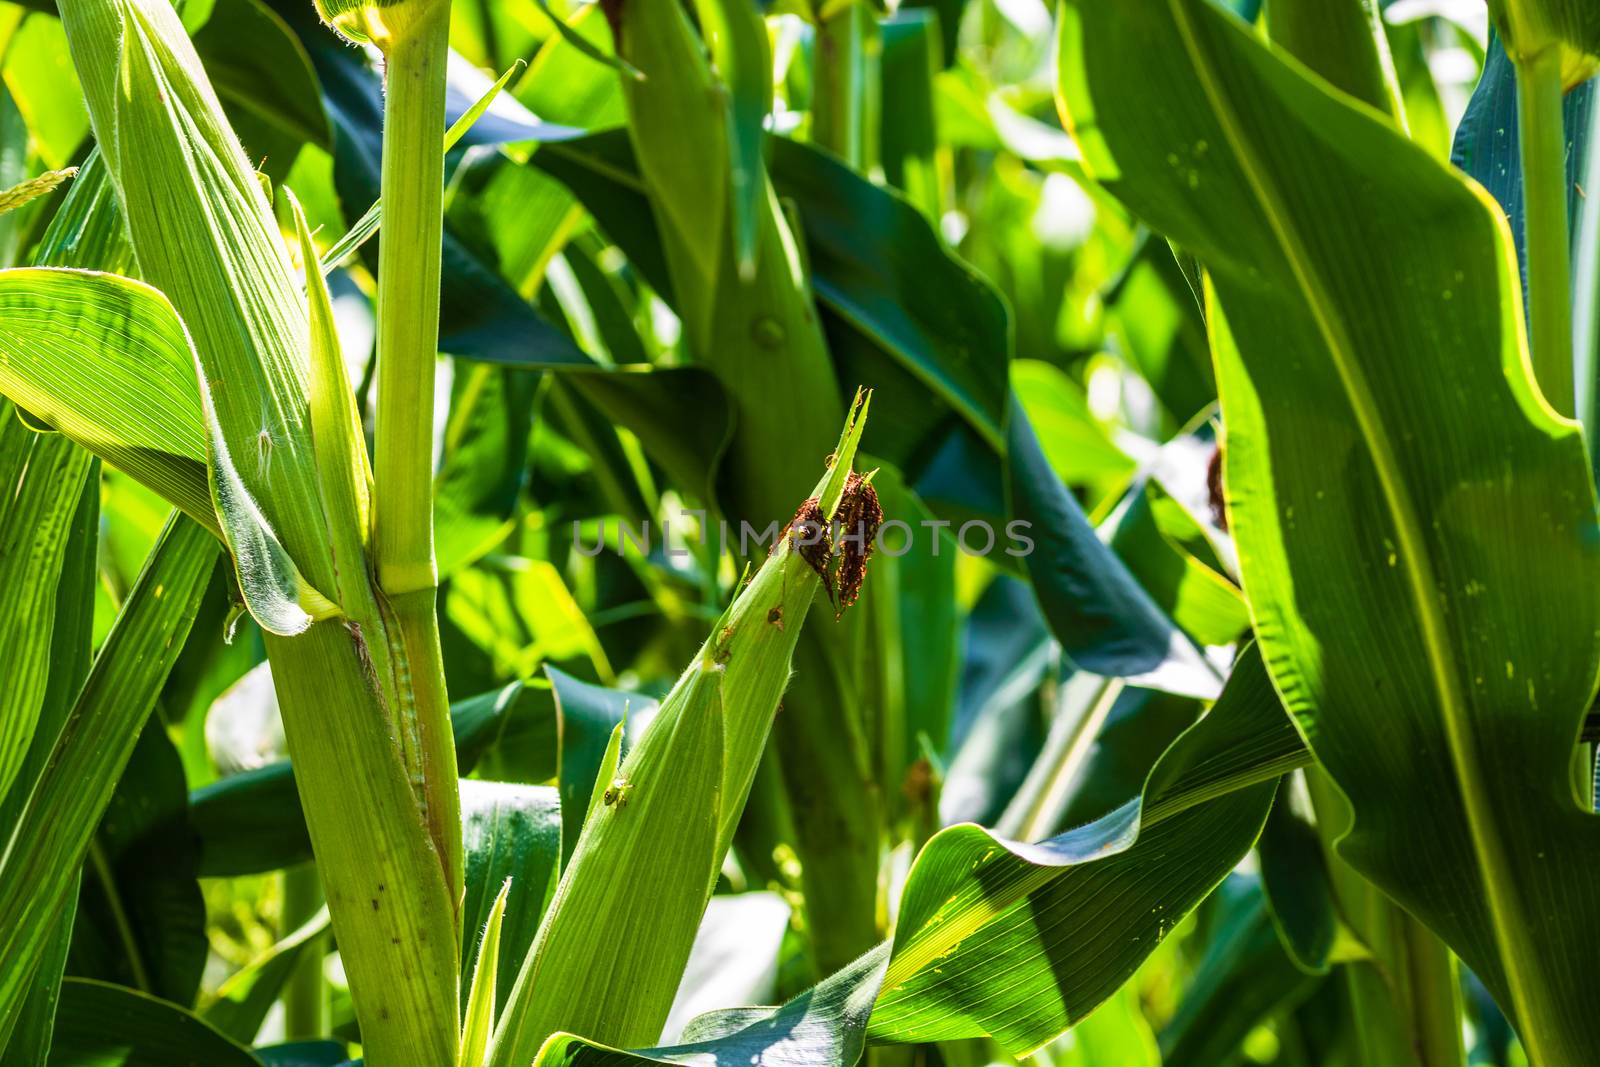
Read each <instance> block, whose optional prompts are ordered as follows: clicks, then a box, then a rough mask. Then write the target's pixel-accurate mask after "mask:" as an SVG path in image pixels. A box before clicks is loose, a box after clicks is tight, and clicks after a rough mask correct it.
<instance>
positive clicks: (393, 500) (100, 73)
mask: <svg viewBox="0 0 1600 1067" xmlns="http://www.w3.org/2000/svg"><path fill="white" fill-rule="evenodd" d="M447 10H448V8H447V5H443V4H421V3H416V4H394V5H388V6H385V7H383V8H382V9H381V14H382V18H383V25H384V26H385V28H386V31H385V33H386V35H385V36H384V38H383V43H384V44H385V45H386V46H387V47H388V49H389V51H390V52H391V53H392V54H393V56H392V58H393V60H394V66H393V68H392V69H391V71H390V74H391V81H394V80H396V75H397V71H398V70H399V69H404V70H408V71H410V75H409V79H408V81H407V88H406V89H404V90H401V91H400V93H398V94H394V93H393V92H392V93H391V111H393V110H395V109H396V107H397V106H403V109H404V111H405V112H406V114H407V115H408V116H409V117H408V118H407V119H405V120H400V119H395V120H394V121H393V122H392V124H391V125H392V127H399V128H402V129H403V130H409V131H411V132H412V133H414V134H416V135H417V137H420V136H421V134H420V131H421V130H423V129H424V128H426V127H427V125H428V120H427V116H426V114H425V112H426V111H427V110H428V106H427V101H428V100H431V99H433V97H435V96H437V95H438V94H439V93H442V77H443V71H442V54H443V49H442V44H438V40H437V39H438V38H439V37H440V35H441V34H442V29H441V28H440V27H441V25H442V24H443V21H444V19H445V18H446V14H447ZM61 12H62V20H63V23H64V25H65V27H66V30H67V36H68V41H69V44H70V47H71V51H72V55H73V60H74V64H75V65H76V67H77V68H78V71H79V74H80V80H81V81H82V83H83V87H84V94H85V97H86V100H87V102H88V105H89V111H90V117H91V121H92V123H93V126H94V130H95V134H96V138H97V140H98V142H99V143H100V144H101V145H102V146H103V147H104V149H105V154H106V162H107V164H108V169H109V171H110V174H111V176H112V178H113V180H114V184H115V186H116V189H117V194H118V199H119V201H120V204H121V207H122V209H123V214H124V215H125V217H126V219H127V223H128V230H129V233H130V235H131V237H132V241H133V245H134V250H135V252H136V254H137V257H138V261H139V265H140V269H141V272H142V274H143V276H144V277H145V278H146V279H147V280H148V281H150V282H151V283H152V284H154V285H155V286H156V287H158V288H159V289H161V290H162V291H163V292H164V293H165V294H166V295H167V297H168V298H169V299H170V300H171V302H172V305H173V307H174V308H175V309H176V310H177V312H178V313H179V315H180V316H181V317H182V319H183V321H184V323H185V324H186V325H187V328H188V330H189V333H190V334H191V336H192V337H193V339H194V342H195V345H194V347H195V350H196V352H197V353H198V359H199V368H198V369H199V371H200V375H201V397H202V402H203V405H204V408H205V412H204V414H205V418H206V422H207V427H208V432H209V434H210V449H209V467H210V470H209V475H210V481H211V494H212V502H213V505H214V507H215V510H216V513H217V518H218V523H219V526H220V528H221V532H222V533H223V535H224V540H225V541H226V543H227V544H228V547H229V548H230V550H231V551H232V554H233V557H234V564H235V569H236V573H237V575H238V578H239V584H240V588H241V591H242V592H243V594H244V599H245V603H246V606H247V607H248V608H249V609H250V611H251V613H252V614H253V615H254V616H255V618H256V619H257V621H258V622H260V623H261V624H262V627H263V629H264V630H265V631H266V633H267V639H266V643H267V651H268V656H269V658H270V659H271V661H272V663H273V677H274V681H275V685H276V687H277V690H278V698H279V703H280V706H281V708H282V712H283V717H284V721H285V727H286V733H287V735H288V741H289V748H290V753H291V756H292V757H293V759H294V760H295V763H296V767H297V782H298V783H299V788H300V791H301V794H302V798H303V800H304V806H305V810H306V817H307V824H308V827H309V829H310V832H311V838H312V843H313V846H314V847H315V850H316V853H317V856H318V860H319V864H320V870H321V874H322V878H323V881H324V885H325V887H326V891H327V896H328V902H329V908H330V912H331V914H332V917H333V923H334V928H335V932H336V935H337V937H338V940H339V947H340V951H341V954H342V955H343V958H344V961H345V965H346V967H347V969H348V971H349V973H350V977H351V986H352V989H353V991H354V997H355V1004H356V1010H357V1014H358V1016H359V1018H360V1021H361V1024H362V1034H363V1041H364V1043H365V1044H366V1047H367V1049H368V1055H369V1057H370V1059H371V1060H372V1061H374V1062H378V1063H383V1064H390V1063H393V1064H406V1063H412V1064H418V1065H424V1064H426V1065H429V1067H437V1065H438V1064H440V1063H449V1062H452V1061H453V1060H454V1058H455V1056H456V1054H457V1045H458V1040H459V1028H458V1022H457V1015H458V1004H459V1001H458V997H457V984H458V981H459V970H460V962H459V959H458V954H459V948H458V946H459V944H460V938H459V936H457V935H456V932H455V931H456V929H457V926H458V924H459V915H458V910H457V909H458V906H459V901H460V899H461V877H462V876H461V857H460V850H461V845H460V819H459V808H458V805H459V800H458V797H457V789H456V770H455V758H454V752H453V741H452V738H451V733H450V729H449V721H448V717H447V711H446V709H445V706H444V704H443V698H444V684H443V678H442V670H441V669H440V663H439V655H438V648H437V637H436V631H435V630H434V628H433V627H434V625H435V624H434V621H433V616H432V607H433V597H432V583H431V568H432V560H431V548H429V547H428V546H430V545H431V526H430V523H431V503H430V501H429V500H428V498H427V496H426V492H427V490H426V486H425V485H424V487H423V490H422V492H423V496H422V499H421V502H420V504H419V503H418V501H417V500H416V499H415V497H416V493H415V488H414V487H413V486H411V485H409V484H407V482H406V479H405V477H401V478H398V479H394V478H391V479H389V480H387V481H386V480H384V479H382V478H380V479H379V484H378V486H377V489H376V493H375V492H374V490H373V488H372V487H371V483H372V477H371V475H370V474H369V472H368V468H367V461H366V454H365V445H364V443H363V438H362V433H361V427H360V423H359V421H358V419H357V415H356V408H355V403H354V398H353V394H352V391H351V388H350V384H349V382H348V380H347V379H346V378H345V372H344V369H343V361H342V359H341V358H340V355H339V351H338V345H337V338H336V335H335V333H334V330H333V326H332V316H331V310H330V308H329V304H328V297H327V291H326V288H325V287H324V285H323V283H322V279H321V273H320V271H319V270H318V268H317V260H316V256H315V251H314V249H313V248H312V246H311V243H310V239H309V235H308V234H307V232H306V227H305V222H304V219H303V217H302V216H301V215H300V212H299V210H298V207H296V206H293V205H291V208H292V211H293V214H294V216H295V220H296V222H297V224H298V227H299V231H300V249H299V251H300V260H301V262H302V263H303V264H304V265H305V267H306V271H305V276H304V278H303V279H302V276H301V273H300V272H299V271H298V270H296V269H295V267H294V265H293V263H292V261H291V260H290V257H289V254H288V251H287V250H286V249H285V248H284V246H283V244H282V242H281V240H280V238H279V234H278V228H277V223H276V220H275V218H274V216H273V212H272V208H271V205H270V204H269V203H268V201H267V198H266V196H265V195H264V191H263V187H262V184H261V183H260V181H259V180H258V178H257V176H256V174H255V173H254V172H253V171H252V170H251V168H250V166H249V164H248V162H247V161H246V159H245V157H244V155H243V153H242V152H241V150H240V147H239V144H238V141H237V139H236V138H235V136H234V134H233V132H232V130H231V129H230V128H229V126H228V123H227V120H226V118H225V117H224V115H223V113H222V109H221V106H220V104H219V103H218V100H217V97H216V94H215V93H214V92H213V91H212V89H211V87H210V85H209V83H208V81H207V79H206V77H205V74H204V72H203V70H202V68H201V65H200V62H199V59H198V57H197V56H196V54H195V52H194V49H193V47H192V46H191V45H190V43H189V40H188V37H187V35H186V33H185V32H184V29H183V27H182V25H181V24H180V23H179V21H178V19H177V17H176V15H175V14H174V13H173V12H172V10H171V8H170V7H168V5H166V4H165V3H164V2H161V0H65V2H63V3H62V4H61ZM369 14H370V13H369ZM342 17H343V18H344V21H345V22H346V23H348V22H349V21H350V19H351V18H352V17H353V16H351V15H349V13H345V14H344V15H343V16H342ZM425 40H432V41H434V44H432V45H428V46H427V47H424V46H423V43H422V42H424V41H425ZM413 50H414V51H413ZM417 53H422V54H425V55H427V56H434V57H435V58H436V59H437V60H438V62H437V63H433V64H432V65H429V64H428V63H423V62H421V61H419V60H414V59H413V58H412V57H413V56H414V55H415V54H417ZM433 80H439V81H440V83H441V85H440V88H439V90H438V91H437V92H435V91H434V90H431V89H428V88H426V87H425V86H424V85H422V84H421V83H423V82H430V81H433ZM396 96H398V97H399V98H400V99H399V100H396V99H395V97H396ZM419 98H420V99H421V100H422V103H420V104H417V103H414V101H415V100H417V99H419ZM442 128H443V118H442V106H441V108H440V115H439V118H438V124H437V126H436V127H435V128H433V129H432V130H431V131H429V132H428V136H427V139H426V150H422V149H420V148H418V149H417V150H416V151H412V152H407V151H405V149H406V147H407V146H408V145H409V146H411V147H415V146H416V143H417V142H416V140H415V139H414V138H412V139H408V138H407V137H406V135H405V134H404V133H401V134H399V135H398V139H399V140H401V141H402V142H404V143H403V144H402V145H400V146H399V147H398V148H397V149H396V152H397V153H398V154H399V156H401V157H402V158H401V159H400V160H399V161H398V162H396V161H391V162H390V164H389V165H388V166H387V167H386V173H385V193H386V199H387V200H388V204H389V216H390V226H391V227H392V231H391V232H392V233H394V234H396V236H395V237H394V238H393V239H392V240H389V241H386V242H385V259H386V260H392V259H393V257H394V256H396V255H400V254H401V253H402V252H405V253H408V254H409V258H408V257H407V256H406V255H401V258H400V259H399V260H398V264H399V265H398V266H396V267H394V268H393V269H389V270H386V271H385V273H384V279H383V282H384V286H385V292H386V293H387V299H385V297H383V296H380V304H385V303H386V304H387V307H388V308H389V313H388V314H389V316H390V319H389V325H388V326H387V327H386V328H385V333H386V335H387V337H388V338H389V341H388V348H387V351H386V352H384V353H383V355H382V358H385V359H387V360H388V361H389V368H390V371H393V372H394V374H392V375H391V377H393V376H394V375H398V376H399V377H401V378H404V377H405V376H406V374H408V373H409V374H411V375H413V376H417V373H418V368H419V366H422V367H425V368H426V371H427V375H428V381H429V387H430V388H431V375H432V348H431V344H432V341H431V338H432V337H433V336H434V334H433V332H432V331H429V332H421V333H417V334H415V335H414V336H412V338H411V350H409V351H407V350H404V349H396V346H395V343H394V339H395V338H396V337H397V336H401V335H402V334H397V333H396V325H395V321H396V320H395V318H394V313H395V311H396V309H402V308H407V307H409V308H411V309H412V310H413V312H414V313H415V314H417V315H420V316H421V317H422V318H423V319H424V320H427V318H428V315H429V312H428V311H427V309H428V308H429V307H430V306H431V307H432V308H433V309H434V310H433V312H432V314H436V309H437V302H438V232H439V229H438V227H439V222H438V218H437V216H438V214H439V196H440V192H441V189H440V185H439V182H438V180H437V177H438V170H437V168H438V166H439V151H438V145H439V136H440V133H441V131H442ZM410 167H415V168H416V169H417V170H419V171H421V172H423V173H422V174H421V176H420V178H419V180H417V181H414V182H411V183H409V184H408V183H406V182H405V181H404V180H403V179H402V178H401V177H400V176H399V175H398V174H396V175H395V177H394V178H391V172H400V171H404V170H406V169H407V168H410ZM429 173H431V174H432V175H433V179H431V180H430V179H429V178H428V174H429ZM430 202H431V205H432V207H431V210H432V213H433V215H434V216H435V217H434V220H433V223H432V226H431V234H432V240H431V261H432V264H433V266H432V269H431V271H430V270H429V268H428V262H429V260H430V253H429V248H430V243H429V237H428V235H429V233H430V226H429V225H428V222H427V218H426V216H427V215H428V213H429V210H430V208H429V204H430ZM391 246H399V247H395V248H394V250H393V251H391ZM430 294H431V295H430ZM430 321H431V320H430ZM408 328H409V327H408ZM416 328H417V329H418V330H421V327H420V326H417V327H416ZM424 348H425V349H426V355H425V356H423V355H421V354H420V350H421V349H424ZM404 392H405V391H404V389H403V388H401V389H400V390H399V393H400V394H402V395H403V394H404ZM396 393H397V390H396V389H395V388H393V387H390V388H389V389H388V390H387V395H388V397H389V399H388V401H387V403H388V405H389V411H391V412H392V411H394V410H395V407H394V405H395V403H396V399H395V397H396ZM409 399H410V400H411V401H412V402H415V403H427V402H428V400H430V399H431V393H429V394H427V395H426V396H422V395H417V394H413V395H411V396H410V397H409ZM414 411H415V409H414V408H413V409H410V410H408V411H407V418H406V419H395V418H392V417H391V418H389V419H388V420H387V421H388V423H389V426H390V428H391V430H393V429H394V428H395V427H396V426H397V425H398V423H400V422H403V421H411V422H419V421H420V422H424V423H425V422H426V421H427V420H416V419H415V418H414ZM382 432H383V431H381V430H380V434H381V433H382ZM390 443H391V447H389V448H388V449H387V450H385V447H384V445H383V444H382V443H380V450H379V454H380V459H383V460H387V461H388V464H389V465H388V467H386V468H385V469H386V470H396V469H398V470H404V471H412V470H414V469H415V468H416V466H417V464H418V462H419V461H418V457H416V456H414V455H412V456H409V458H407V450H408V449H411V448H413V445H414V443H413V442H408V441H404V440H403V441H402V442H401V443H400V444H399V445H398V446H394V445H393V442H392V440H391V442H390ZM430 453H431V448H424V449H423V458H422V459H421V460H420V462H422V463H425V462H426V456H427V455H428V454H430ZM385 516H387V518H385ZM425 550H426V551H425ZM396 560H400V561H409V562H408V563H405V564H404V565H401V566H395V565H394V562H395V561H396ZM386 563H387V564H388V565H386ZM386 575H387V576H388V577H389V578H390V579H391V580H392V581H393V582H394V583H395V587H394V588H393V589H392V590H391V589H388V588H386V587H385V586H384V584H383V582H384V579H385V576H386ZM419 575H421V576H422V577H423V578H426V579H427V580H424V581H420V582H419V581H417V580H416V579H417V578H418V576H419ZM391 594H392V595H391Z"/></svg>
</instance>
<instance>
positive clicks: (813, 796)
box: [605, 0, 882, 974]
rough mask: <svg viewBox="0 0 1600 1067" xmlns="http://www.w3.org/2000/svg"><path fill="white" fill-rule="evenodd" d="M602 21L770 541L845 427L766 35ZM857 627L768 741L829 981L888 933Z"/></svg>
mask: <svg viewBox="0 0 1600 1067" xmlns="http://www.w3.org/2000/svg"><path fill="white" fill-rule="evenodd" d="M605 10H606V14H607V16H608V18H609V19H610V22H611V28H612V34H613V37H614V39H615V42H616V48H617V53H618V55H619V56H620V57H621V58H622V59H624V60H626V61H627V62H628V63H629V64H630V65H632V66H633V67H635V68H636V69H638V70H639V71H640V72H642V74H643V75H644V77H643V79H640V80H632V79H630V80H625V81H624V82H623V87H624V96H625V99H626V101H627V106H628V126H629V132H630V135H631V139H632V141H633V146H634V150H635V153H636V155H637V157H638V161H639V168H640V171H641V172H642V174H643V175H644V178H645V180H646V184H647V186H648V191H649V196H650V201H651V205H652V208H653V210H654V212H655V215H656V218H657V221H658V223H659V225H660V227H661V231H662V238H663V246H664V248H665V251H666V256H667V263H668V267H669V270H670V273H671V277H672V282H673V287H674V290H675V294H676V296H677V301H678V309H679V313H680V316H681V317H682V319H683V323H684V333H685V338H686V340H687V343H688V348H689V351H690V352H691V353H692V355H693V356H694V358H695V359H696V360H697V361H698V362H700V363H702V364H704V365H705V366H707V367H709V368H710V369H711V370H713V371H714V372H715V373H716V375H717V377H718V379H719V380H720V381H721V382H722V384H723V385H724V387H726V389H727V390H728V393H729V395H730V396H731V398H732V400H733V403H734V406H735V409H736V412H737V425H736V429H735V437H734V441H733V443H732V447H730V449H729V451H728V458H727V460H726V462H725V469H724V472H723V482H722V489H723V498H724V502H725V505H726V508H727V510H728V511H729V512H731V513H732V514H733V515H735V516H737V517H739V518H741V519H743V520H745V521H748V522H751V523H752V524H755V525H756V527H757V528H760V527H761V526H762V525H764V524H766V523H768V522H770V521H772V520H774V519H781V518H782V517H784V516H786V515H788V514H790V513H791V512H792V510H793V508H794V505H795V502H796V501H797V500H798V499H800V493H801V492H802V491H803V490H804V488H805V486H806V484H807V480H808V479H809V477H810V473H809V472H810V470H811V469H813V467H814V465H815V464H816V463H817V461H818V460H820V459H822V458H823V457H824V456H826V455H828V449H829V445H830V443H831V434H832V432H833V427H835V426H837V425H838V424H839V422H840V419H841V418H842V415H843V412H842V410H841V407H840V402H839V387H838V383H837V382H836V381H835V378H834V374H833V367H832V360H831V359H830V357H829V354H828V350H827V344H826V341H825V340H824V338H823V335H822V330H821V327H820V323H819V321H818V315H817V311H816V308H815V306H814V304H813V301H812V294H811V289H810V284H809V281H808V279H807V277H806V274H805V268H804V265H803V255H802V253H801V250H800V248H799V246H798V243H797V242H798V237H797V235H796V232H795V230H794V229H793V227H792V226H791V225H790V222H789V219H788V218H787V216H786V215H785V212H784V210H783V208H782V206H781V205H780V204H779V202H778V200H777V197H776V195H775V194H774V192H773V190H772V185H771V182H770V181H769V179H768V177H767V174H766V171H765V167H764V166H763V164H762V160H761V148H760V145H761V138H762V137H763V135H764V134H763V130H762V126H761V122H762V119H763V118H764V116H765V115H766V113H767V111H768V110H769V109H770V103H771V83H770V73H769V71H770V61H769V60H768V58H767V53H766V36H765V29H764V27H763V26H762V24H761V22H760V19H759V16H758V15H757V14H756V12H755V11H754V10H753V9H749V8H747V7H743V6H740V5H738V4H734V3H725V2H720V0H705V2H703V3H702V4H700V6H699V9H698V10H699V14H700V22H701V25H702V26H703V27H706V41H705V44H702V43H701V40H700V38H699V37H698V36H697V35H696V33H695V31H694V28H693V26H692V25H691V23H690V21H689V18H688V15H687V13H686V12H685V11H684V10H683V8H682V7H681V6H680V5H679V4H678V3H677V2H676V0H610V2H608V3H607V4H606V8H605ZM707 48H709V57H708V54H707ZM780 412H781V413H782V414H781V415H779V414H777V413H780ZM858 627H859V623H858V622H857V620H855V619H854V618H853V617H850V616H846V617H845V619H844V620H843V621H842V623H841V624H840V625H837V626H834V625H826V626H820V627H813V628H812V630H811V631H809V632H808V633H807V634H806V635H805V636H804V637H803V638H802V639H801V641H800V644H799V646H798V648H797V650H796V653H795V668H796V677H795V681H794V685H793V687H792V689H791V690H790V693H789V695H788V697H787V699H786V700H785V702H784V713H783V714H782V715H781V716H779V717H778V721H777V725H776V727H775V745H776V751H777V753H778V755H779V760H780V763H781V766H782V777H783V781H784V785H785V792H786V795H787V799H788V802H789V805H790V808H791V816H792V819H793V823H794V826H795V831H796V835H797V837H796V851H797V853H798V855H799V858H800V864H801V883H802V888H803V890H804V893H805V899H806V915H807V922H808V926H809V930H810V933H811V936H812V938H813V947H814V950H815V957H816V962H817V965H818V968H819V970H820V971H821V973H824V974H826V973H829V972H831V971H833V970H835V969H837V968H838V967H840V966H843V965H844V964H845V963H848V962H849V961H850V960H851V959H853V958H855V957H856V956H857V955H859V954H860V953H861V952H863V951H865V950H866V949H868V948H870V947H871V946H872V944H873V943H874V942H875V941H876V940H877V938H878V936H879V930H878V928H877V888H878V861H879V850H880V841H879V839H880V824H881V821H882V820H881V815H880V806H881V805H880V801H879V798H878V795H877V788H876V785H875V782H874V776H873V773H872V766H873V762H872V757H871V754H870V750H869V747H868V742H867V735H866V730H865V728H864V725H863V721H862V718H861V711H860V700H859V695H860V681H859V663H858V654H857V652H856V650H857V649H858V648H859V647H860V643H861V642H860V640H859V635H858V632H857V631H858Z"/></svg>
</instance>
